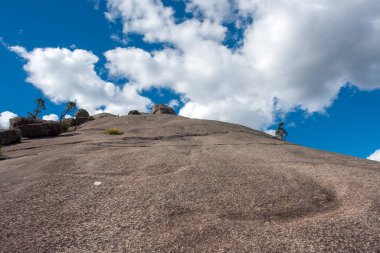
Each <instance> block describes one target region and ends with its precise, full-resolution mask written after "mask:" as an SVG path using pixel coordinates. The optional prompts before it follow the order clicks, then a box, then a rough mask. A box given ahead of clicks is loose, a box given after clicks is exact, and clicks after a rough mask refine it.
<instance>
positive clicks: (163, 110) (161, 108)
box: [152, 104, 176, 115]
mask: <svg viewBox="0 0 380 253" xmlns="http://www.w3.org/2000/svg"><path fill="white" fill-rule="evenodd" d="M152 114H173V115H176V113H175V111H174V110H173V108H171V107H169V106H167V105H163V104H157V105H154V106H153V109H152Z"/></svg>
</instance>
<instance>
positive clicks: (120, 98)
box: [12, 0, 380, 128]
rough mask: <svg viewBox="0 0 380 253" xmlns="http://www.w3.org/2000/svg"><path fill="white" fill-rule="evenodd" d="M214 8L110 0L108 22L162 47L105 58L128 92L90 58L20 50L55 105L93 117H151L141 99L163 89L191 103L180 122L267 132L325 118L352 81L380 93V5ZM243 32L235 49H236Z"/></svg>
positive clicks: (271, 2)
mask: <svg viewBox="0 0 380 253" xmlns="http://www.w3.org/2000/svg"><path fill="white" fill-rule="evenodd" d="M206 2H207V3H206ZM206 2H205V1H198V0H189V1H186V11H187V12H191V14H192V15H189V16H188V17H186V18H185V17H184V18H183V19H181V20H178V19H177V18H176V17H175V15H174V14H175V10H174V9H173V8H171V7H169V6H167V5H166V4H164V3H162V1H155V0H108V1H107V7H108V11H107V13H106V17H107V18H108V19H109V20H112V21H114V22H121V23H122V25H123V32H124V35H125V36H126V37H128V35H129V34H131V33H133V34H141V35H142V38H143V41H144V42H145V43H148V44H149V43H158V44H160V45H161V47H160V48H161V49H157V50H152V51H146V50H144V49H143V48H136V47H129V46H128V45H127V46H126V47H124V48H121V47H120V48H114V49H110V50H109V51H107V52H105V57H106V60H107V64H106V68H107V70H108V71H109V74H110V76H112V77H113V78H121V79H125V78H126V79H128V80H129V83H128V84H126V85H124V86H123V87H119V86H116V85H115V84H112V83H110V82H106V81H104V80H102V79H101V78H100V77H99V76H98V75H97V73H96V72H95V70H94V64H95V63H97V62H98V57H97V56H95V55H94V54H92V53H91V52H89V51H86V50H80V49H76V50H69V49H65V48H36V49H34V50H32V51H31V52H27V51H26V50H25V49H23V48H20V47H12V50H13V51H15V52H18V53H19V55H21V56H22V57H23V58H25V59H26V60H27V63H26V65H25V70H26V71H27V72H28V74H29V77H28V81H29V82H31V83H33V84H34V85H35V86H36V87H37V88H39V89H41V90H42V91H43V92H44V93H45V94H46V95H47V96H48V97H49V98H51V99H52V100H53V101H55V102H63V101H65V100H68V99H70V100H74V99H77V101H78V105H79V106H81V107H84V108H86V109H88V110H89V111H90V112H94V111H96V108H98V107H99V106H101V105H105V106H106V111H107V112H110V113H114V114H119V113H124V114H125V113H126V112H128V111H129V110H131V109H138V110H144V109H145V107H146V106H148V105H149V104H150V100H149V99H148V98H144V97H142V96H141V95H140V92H141V91H143V90H144V89H150V88H152V87H156V88H157V87H162V88H168V89H171V90H173V91H175V92H176V93H178V94H180V95H181V97H182V98H184V101H182V102H184V106H183V107H182V108H181V110H180V114H181V115H184V116H189V117H198V118H210V119H218V120H225V121H231V122H237V123H242V124H245V125H249V126H251V127H255V128H265V127H267V126H269V125H270V124H272V123H273V122H274V119H275V117H276V113H278V112H282V113H287V112H290V111H292V110H294V109H295V108H302V109H303V110H305V111H307V112H308V113H314V112H323V111H324V110H325V108H327V107H329V106H330V105H331V104H332V102H333V101H334V99H335V98H336V96H337V94H338V93H339V90H340V89H341V88H342V87H343V86H344V85H346V84H347V83H351V84H352V85H355V86H357V87H359V88H360V89H362V90H373V89H378V88H379V87H380V75H379V74H378V73H379V72H380V62H379V59H380V43H378V38H379V37H380V4H379V3H378V1H377V0H365V1H349V2H339V1H327V0H318V1H317V0H311V1H296V0H291V1H285V0H280V1H277V0H276V1H275V0H267V1H259V0H235V1H227V0H225V1H224V0H222V1H214V0H213V1H206ZM216 3H218V4H216ZM231 27H233V28H231ZM238 30H242V32H241V35H240V37H239V38H238V39H237V41H238V42H236V45H234V46H233V47H231V45H227V44H226V38H227V37H228V36H231V32H234V31H235V32H236V31H238ZM126 101H128V102H126Z"/></svg>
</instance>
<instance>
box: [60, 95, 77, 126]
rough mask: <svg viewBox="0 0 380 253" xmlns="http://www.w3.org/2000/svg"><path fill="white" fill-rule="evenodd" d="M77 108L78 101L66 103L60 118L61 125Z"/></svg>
mask: <svg viewBox="0 0 380 253" xmlns="http://www.w3.org/2000/svg"><path fill="white" fill-rule="evenodd" d="M76 107H77V102H76V101H74V102H73V101H68V102H66V106H65V110H64V111H63V112H62V113H61V117H59V124H61V122H62V119H63V118H64V117H65V116H66V115H67V114H69V113H70V111H72V110H74V109H75V108H76Z"/></svg>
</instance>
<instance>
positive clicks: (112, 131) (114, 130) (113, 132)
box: [105, 127, 123, 135]
mask: <svg viewBox="0 0 380 253" xmlns="http://www.w3.org/2000/svg"><path fill="white" fill-rule="evenodd" d="M105 133H106V134H110V135H121V134H123V132H122V131H120V130H119V129H117V128H115V127H112V128H108V129H107V130H106V131H105Z"/></svg>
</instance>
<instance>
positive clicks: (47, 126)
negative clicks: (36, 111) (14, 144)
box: [16, 121, 61, 138]
mask: <svg viewBox="0 0 380 253" xmlns="http://www.w3.org/2000/svg"><path fill="white" fill-rule="evenodd" d="M16 129H20V130H21V132H22V137H28V138H36V137H49V136H57V135H59V134H60V132H61V130H60V125H59V123H58V122H54V121H47V122H43V123H35V124H28V125H21V126H18V127H17V128H16Z"/></svg>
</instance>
